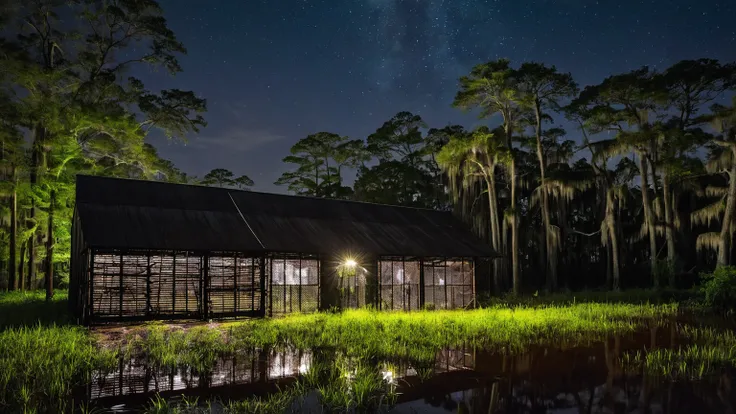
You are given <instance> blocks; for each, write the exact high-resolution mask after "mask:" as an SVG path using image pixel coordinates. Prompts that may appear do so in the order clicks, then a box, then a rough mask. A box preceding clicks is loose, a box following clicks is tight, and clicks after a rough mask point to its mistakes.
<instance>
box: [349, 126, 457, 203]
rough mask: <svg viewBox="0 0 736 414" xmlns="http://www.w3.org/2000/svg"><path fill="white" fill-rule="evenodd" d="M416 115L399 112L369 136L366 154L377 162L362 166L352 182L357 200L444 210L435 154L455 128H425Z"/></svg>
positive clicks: (443, 197) (442, 192)
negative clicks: (369, 165)
mask: <svg viewBox="0 0 736 414" xmlns="http://www.w3.org/2000/svg"><path fill="white" fill-rule="evenodd" d="M426 128H427V125H426V124H425V123H424V121H423V120H422V118H421V117H420V116H419V115H414V114H412V113H410V112H399V113H398V114H396V115H394V116H393V117H392V118H391V119H390V120H388V121H386V122H385V123H384V124H383V125H382V126H381V127H380V128H378V129H377V130H376V132H374V133H373V134H371V135H370V136H368V139H367V140H366V142H367V148H366V149H367V151H368V153H369V154H370V155H371V156H372V157H375V159H376V160H377V161H378V164H376V165H373V166H371V167H368V166H362V167H361V168H360V169H359V170H358V174H357V177H356V180H355V198H356V199H357V200H360V201H368V202H372V203H382V204H391V205H400V206H410V207H424V208H439V209H442V208H445V204H446V196H445V194H444V188H443V184H444V183H443V181H444V179H443V177H442V174H441V171H440V169H439V167H438V166H437V162H436V160H435V155H436V154H437V152H438V151H439V149H440V148H441V146H442V145H444V143H446V142H447V141H448V140H449V136H448V134H451V133H455V132H457V131H458V128H459V129H460V130H462V127H458V126H455V127H448V128H445V129H443V130H437V129H433V130H430V131H429V132H430V133H428V134H427V135H426V136H423V134H422V130H423V129H426Z"/></svg>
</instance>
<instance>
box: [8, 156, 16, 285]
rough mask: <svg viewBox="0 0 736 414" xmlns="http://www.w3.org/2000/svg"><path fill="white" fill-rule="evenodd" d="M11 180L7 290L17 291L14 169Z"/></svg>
mask: <svg viewBox="0 0 736 414" xmlns="http://www.w3.org/2000/svg"><path fill="white" fill-rule="evenodd" d="M11 177H12V178H11V179H12V181H13V192H12V194H11V195H10V245H9V246H8V249H9V250H10V252H9V253H10V257H9V260H10V264H9V265H8V271H9V273H8V290H17V289H18V279H17V277H16V275H17V274H18V266H17V263H18V261H17V259H16V254H17V249H18V191H17V189H16V185H17V181H16V177H15V167H13V168H12V171H11Z"/></svg>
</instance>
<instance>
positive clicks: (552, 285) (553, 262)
mask: <svg viewBox="0 0 736 414" xmlns="http://www.w3.org/2000/svg"><path fill="white" fill-rule="evenodd" d="M534 115H535V116H536V127H535V132H536V136H537V159H538V160H539V172H540V177H541V183H542V221H543V222H544V241H545V244H544V247H542V248H541V249H542V250H543V252H544V253H543V254H544V257H545V258H546V264H547V266H546V272H545V273H546V282H547V289H548V290H550V291H554V290H556V289H557V246H556V245H555V243H554V240H553V237H552V224H551V220H550V211H549V195H548V194H547V189H546V187H545V183H546V175H545V172H546V171H545V170H546V161H545V159H544V150H543V149H542V111H541V109H540V104H539V102H536V104H535V107H534Z"/></svg>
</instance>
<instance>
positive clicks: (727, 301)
mask: <svg viewBox="0 0 736 414" xmlns="http://www.w3.org/2000/svg"><path fill="white" fill-rule="evenodd" d="M700 278H701V287H700V289H701V292H702V293H703V295H704V299H703V300H704V303H705V305H706V306H711V307H713V308H716V309H719V310H733V309H734V304H736V267H734V266H719V267H717V268H716V270H714V271H713V272H712V273H703V274H701V276H700Z"/></svg>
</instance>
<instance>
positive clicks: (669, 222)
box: [662, 171, 677, 288]
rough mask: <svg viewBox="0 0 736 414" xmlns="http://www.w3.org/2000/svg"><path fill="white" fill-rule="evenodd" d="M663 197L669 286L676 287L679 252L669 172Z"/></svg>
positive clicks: (665, 175)
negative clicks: (676, 265) (677, 249)
mask: <svg viewBox="0 0 736 414" xmlns="http://www.w3.org/2000/svg"><path fill="white" fill-rule="evenodd" d="M662 197H663V198H664V232H665V237H666V239H667V265H668V266H669V269H668V270H669V272H668V276H669V285H670V287H671V288H674V287H675V268H674V266H675V261H676V260H677V251H676V247H675V222H674V214H673V209H672V202H673V199H672V193H671V192H670V177H669V173H668V172H667V171H663V172H662Z"/></svg>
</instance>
